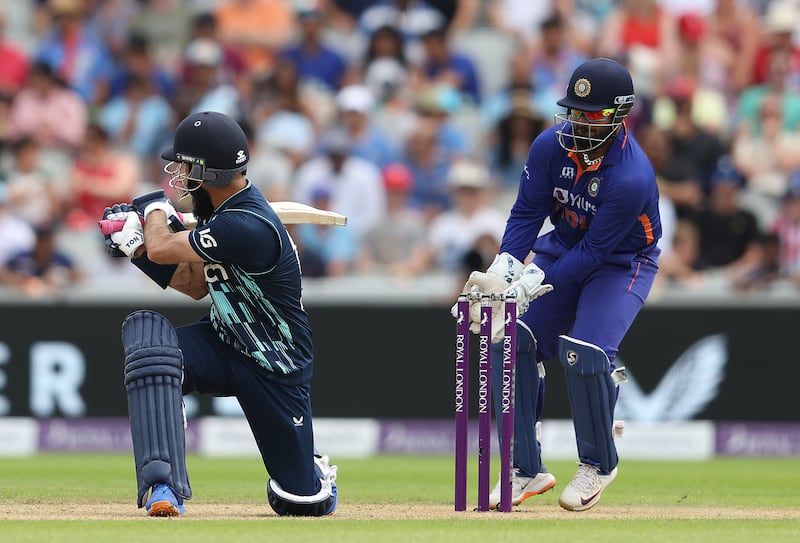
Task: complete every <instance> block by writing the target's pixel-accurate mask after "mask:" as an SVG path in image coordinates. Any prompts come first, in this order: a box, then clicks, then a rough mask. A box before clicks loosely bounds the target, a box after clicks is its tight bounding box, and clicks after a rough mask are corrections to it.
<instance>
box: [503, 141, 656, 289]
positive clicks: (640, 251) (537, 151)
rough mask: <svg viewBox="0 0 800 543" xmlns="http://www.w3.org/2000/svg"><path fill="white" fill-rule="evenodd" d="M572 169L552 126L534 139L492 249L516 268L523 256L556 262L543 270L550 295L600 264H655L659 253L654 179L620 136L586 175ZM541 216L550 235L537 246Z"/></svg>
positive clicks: (574, 163)
mask: <svg viewBox="0 0 800 543" xmlns="http://www.w3.org/2000/svg"><path fill="white" fill-rule="evenodd" d="M580 164H581V163H580V162H579V160H578V157H577V156H574V153H568V152H567V151H565V150H564V149H562V148H561V146H560V145H559V144H558V140H557V138H556V134H555V128H554V127H550V128H548V129H547V130H545V131H543V132H542V133H541V134H540V135H539V136H538V137H537V138H536V139H535V140H534V142H533V144H532V145H531V148H530V151H529V153H528V160H527V162H526V164H525V167H524V169H523V172H522V174H521V176H520V186H519V192H518V194H517V200H516V202H515V203H514V206H513V207H512V209H511V214H510V216H509V219H508V222H507V223H506V229H505V233H504V235H503V242H502V245H501V249H500V250H501V251H505V252H508V253H510V254H512V255H513V256H514V257H516V258H517V259H519V260H520V261H522V260H524V259H525V258H526V257H527V256H528V253H529V251H533V252H535V253H545V254H550V255H552V256H554V257H556V258H557V259H558V260H556V261H555V262H554V263H553V264H552V265H550V266H548V267H547V269H545V270H544V272H545V277H546V279H545V281H546V282H548V283H551V284H553V285H554V287H556V288H557V286H556V284H557V283H562V282H575V281H580V280H582V279H583V278H585V277H586V276H587V275H588V274H589V273H590V272H591V271H593V270H594V269H596V268H597V267H598V266H600V265H602V264H616V265H621V266H629V265H630V263H631V262H632V261H633V260H634V259H636V258H647V259H649V260H652V261H653V262H656V260H657V259H658V255H659V252H660V250H659V249H658V246H657V244H656V243H657V241H658V239H659V238H660V237H661V219H660V217H659V214H658V187H657V185H656V179H655V174H654V172H653V168H652V166H651V164H650V161H649V160H648V158H647V156H646V155H645V154H644V152H643V151H642V149H641V148H640V147H639V144H638V143H637V142H636V140H635V139H634V138H633V136H632V135H631V134H629V133H628V131H627V129H625V128H623V130H621V131H620V133H619V134H617V136H616V138H615V140H614V142H613V143H612V145H611V147H610V148H609V150H608V151H607V152H606V154H605V156H604V157H603V160H602V161H601V162H600V163H599V164H596V165H593V166H590V167H589V168H586V169H584V168H582V167H581V165H580ZM547 217H550V220H551V222H552V223H553V225H554V227H555V228H554V229H553V230H552V231H550V232H548V233H546V234H544V235H542V236H541V237H539V238H538V239H537V237H536V236H537V234H538V233H539V229H540V228H541V226H542V224H543V223H544V220H545V219H546V218H547ZM573 249H574V250H573Z"/></svg>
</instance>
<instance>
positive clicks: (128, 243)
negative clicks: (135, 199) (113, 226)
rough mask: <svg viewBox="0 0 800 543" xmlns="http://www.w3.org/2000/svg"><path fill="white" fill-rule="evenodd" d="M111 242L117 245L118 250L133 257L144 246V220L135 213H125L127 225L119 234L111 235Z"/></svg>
mask: <svg viewBox="0 0 800 543" xmlns="http://www.w3.org/2000/svg"><path fill="white" fill-rule="evenodd" d="M111 241H112V242H114V243H116V244H117V248H118V249H119V250H120V251H122V252H123V253H125V254H126V255H127V256H128V257H132V256H133V254H134V253H135V252H136V249H138V248H139V247H141V246H142V245H143V244H144V233H143V231H142V219H141V218H140V217H139V214H138V213H136V212H135V211H129V212H127V213H125V225H124V226H123V227H122V230H120V231H119V232H114V233H113V234H111Z"/></svg>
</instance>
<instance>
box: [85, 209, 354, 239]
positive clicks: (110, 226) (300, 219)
mask: <svg viewBox="0 0 800 543" xmlns="http://www.w3.org/2000/svg"><path fill="white" fill-rule="evenodd" d="M269 205H270V206H272V209H274V210H275V213H277V215H278V218H280V220H281V222H282V223H283V224H320V225H330V226H345V225H346V224H347V217H345V216H344V215H342V214H341V213H336V212H335V211H328V210H325V209H317V208H316V207H312V206H310V205H306V204H301V203H300V202H270V203H269ZM178 219H180V221H181V222H182V223H183V225H184V226H185V227H186V228H194V227H195V226H197V219H195V218H194V215H192V214H191V213H180V212H179V213H178ZM124 224H125V221H113V220H109V219H104V220H101V221H99V222H98V226H99V228H100V232H101V233H102V234H103V235H104V236H105V235H108V234H112V233H114V232H119V231H120V230H122V226H123V225H124Z"/></svg>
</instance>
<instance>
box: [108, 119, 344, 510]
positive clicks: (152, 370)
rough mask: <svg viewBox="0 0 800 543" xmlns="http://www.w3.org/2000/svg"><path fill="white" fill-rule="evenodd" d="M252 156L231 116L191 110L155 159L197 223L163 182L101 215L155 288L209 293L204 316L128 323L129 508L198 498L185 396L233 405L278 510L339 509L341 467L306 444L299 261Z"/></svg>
mask: <svg viewBox="0 0 800 543" xmlns="http://www.w3.org/2000/svg"><path fill="white" fill-rule="evenodd" d="M249 156H250V152H249V149H248V146H247V139H246V137H245V134H244V132H243V131H242V129H241V127H240V126H239V124H238V123H236V121H234V120H233V119H231V118H230V117H227V116H226V115H223V114H221V113H214V112H201V113H194V114H192V115H190V116H188V117H187V118H185V119H184V120H183V121H182V122H181V123H180V124H179V125H178V127H177V130H176V132H175V136H174V141H173V145H172V147H171V148H170V149H169V150H167V151H165V152H164V154H162V158H164V159H166V160H167V161H169V163H168V164H167V165H166V166H165V168H164V170H165V172H167V173H168V174H169V175H170V186H172V187H173V188H174V189H175V190H176V191H177V193H178V195H179V197H180V198H181V199H183V198H186V197H189V196H191V198H192V211H193V213H194V216H195V217H196V218H197V221H198V222H197V227H196V228H195V229H194V230H186V229H182V225H181V223H180V222H179V221H178V220H177V217H178V215H177V213H176V210H175V209H174V207H173V206H172V204H171V202H170V201H169V200H168V199H167V198H166V197H164V196H163V193H161V194H160V195H159V191H156V192H155V193H150V194H148V195H144V196H143V197H140V198H136V199H134V205H128V204H118V205H116V206H114V207H113V208H106V211H105V213H104V215H103V219H108V220H116V221H118V220H124V223H125V225H124V227H123V228H122V230H121V231H119V232H114V233H110V234H108V235H107V236H106V243H107V247H108V250H109V252H110V253H111V254H112V256H125V257H129V258H131V262H132V263H133V264H134V265H135V266H137V267H138V268H139V269H141V271H143V272H144V273H145V274H146V275H147V276H149V277H150V278H151V279H153V280H154V281H155V282H156V283H157V284H158V285H159V286H160V287H161V288H163V289H166V288H167V287H171V288H173V289H175V290H177V291H179V292H181V293H184V294H186V295H188V296H190V297H191V298H194V299H196V300H200V299H201V298H204V297H205V296H210V298H211V307H210V311H209V314H208V315H207V316H206V317H205V318H203V319H202V320H201V321H199V322H197V323H194V324H189V325H186V326H180V327H177V328H176V327H174V326H173V325H172V323H171V322H170V321H169V320H167V319H166V318H165V317H163V316H162V315H160V314H158V313H156V312H154V311H147V310H144V311H136V312H134V313H132V314H130V315H128V317H127V318H126V319H125V321H124V322H123V323H122V342H123V345H124V350H125V364H124V382H125V388H126V391H127V398H128V411H129V415H130V424H131V437H132V438H133V454H134V460H135V464H136V485H137V505H138V506H139V507H144V508H145V509H146V510H147V513H148V514H149V515H150V516H175V515H182V514H184V513H185V511H186V510H185V505H184V502H185V500H188V499H190V498H191V497H192V488H191V486H190V483H189V474H188V471H187V468H186V449H185V422H186V421H185V414H184V411H183V395H184V394H187V393H189V392H192V391H197V392H199V393H201V394H210V395H213V396H233V397H235V398H236V399H237V400H238V402H239V404H240V406H241V408H242V410H243V411H244V414H245V416H246V418H247V422H248V424H249V426H250V429H251V430H252V432H253V436H254V437H255V441H256V444H257V445H258V449H259V451H260V453H261V458H262V459H263V462H264V467H265V468H266V470H267V472H268V474H269V479H268V480H267V484H266V495H267V500H268V502H269V504H270V506H271V507H272V509H273V510H274V511H275V512H276V513H277V514H278V515H282V516H283V515H292V516H322V515H329V514H331V513H333V511H334V509H335V508H336V500H337V490H336V484H335V481H336V475H337V467H336V466H334V465H331V464H330V463H329V460H328V457H327V456H323V455H320V454H318V453H317V450H316V448H315V446H314V435H313V426H312V416H311V397H310V380H311V376H312V368H313V361H314V350H313V346H312V337H311V328H310V326H309V321H308V316H307V314H306V312H305V310H304V308H303V304H302V301H301V298H300V292H301V275H300V264H299V261H298V256H297V253H296V251H295V249H294V243H293V242H292V240H291V238H290V237H289V234H288V233H287V231H286V228H285V227H284V225H283V224H282V223H281V221H280V219H279V218H278V216H277V215H276V213H275V211H274V210H273V209H272V208H271V207H270V205H269V204H268V203H267V201H266V200H265V199H264V197H263V196H262V194H261V193H260V192H259V191H258V190H257V189H256V188H255V187H254V186H253V185H252V184H251V183H250V181H248V179H247V177H246V170H247V164H248V160H249ZM142 219H144V221H142ZM143 222H144V226H142V223H143Z"/></svg>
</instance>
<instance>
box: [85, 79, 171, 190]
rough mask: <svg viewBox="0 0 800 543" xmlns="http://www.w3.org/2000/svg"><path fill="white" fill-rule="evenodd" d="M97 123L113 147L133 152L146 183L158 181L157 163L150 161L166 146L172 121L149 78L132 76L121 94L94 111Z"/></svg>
mask: <svg viewBox="0 0 800 543" xmlns="http://www.w3.org/2000/svg"><path fill="white" fill-rule="evenodd" d="M97 121H98V123H99V124H100V125H101V126H102V127H103V129H104V130H105V131H106V132H107V133H108V134H109V136H110V137H111V139H112V141H113V143H114V145H117V146H120V147H124V148H125V149H127V150H128V151H131V152H132V153H134V154H135V155H136V156H137V157H138V159H139V161H140V163H141V166H142V168H141V170H142V172H143V173H144V174H145V175H146V178H147V179H148V180H155V179H158V177H159V175H160V172H161V162H160V161H158V160H155V159H153V156H158V153H157V151H160V150H161V148H162V147H165V146H166V145H167V143H169V138H170V137H171V136H172V127H173V126H174V122H175V118H174V113H173V111H172V108H171V107H170V105H169V103H168V102H167V101H166V100H165V99H164V97H163V96H161V95H160V94H158V93H157V92H155V89H153V87H152V83H151V81H150V79H146V78H144V77H142V76H140V75H133V76H132V77H131V78H130V79H129V80H128V86H127V88H126V89H125V92H124V93H123V94H122V95H120V96H117V97H115V98H112V99H111V100H110V101H109V102H108V103H107V104H105V105H103V106H102V107H101V108H100V109H99V110H98V112H97Z"/></svg>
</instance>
